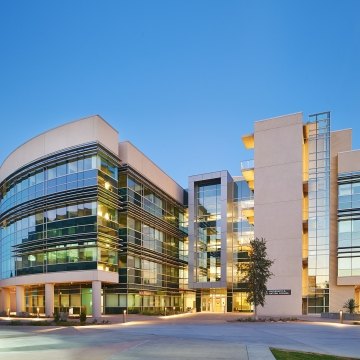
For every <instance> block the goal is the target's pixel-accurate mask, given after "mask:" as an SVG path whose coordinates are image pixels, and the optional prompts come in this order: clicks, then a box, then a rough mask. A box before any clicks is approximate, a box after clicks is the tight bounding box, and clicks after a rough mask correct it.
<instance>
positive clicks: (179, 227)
mask: <svg viewBox="0 0 360 360" xmlns="http://www.w3.org/2000/svg"><path fill="white" fill-rule="evenodd" d="M0 189H1V190H0V194H1V195H0V199H1V200H0V224H1V227H0V241H1V250H0V262H1V263H0V264H1V268H0V269H1V272H0V279H1V280H0V287H1V307H2V311H5V312H8V311H11V312H12V311H16V313H18V314H21V313H23V312H29V313H36V312H40V313H45V314H46V315H49V316H51V315H52V314H53V312H54V309H59V310H61V309H65V310H66V311H70V312H73V313H79V312H80V308H81V307H86V310H87V313H88V314H92V315H93V316H95V317H99V316H101V313H120V312H122V311H123V310H124V309H127V310H129V311H134V312H136V311H144V310H150V311H155V310H159V309H164V307H171V308H172V309H175V310H177V311H179V310H183V308H184V306H186V305H187V304H186V303H185V294H186V293H187V246H188V244H187V233H186V209H185V207H184V190H183V189H182V188H181V187H180V186H179V185H178V184H177V183H176V182H175V181H173V180H172V179H171V178H170V177H169V176H167V175H166V174H165V173H164V172H163V171H161V169H159V168H158V167H157V166H156V165H155V164H154V163H153V162H152V161H151V160H149V159H148V158H147V157H146V156H145V155H144V154H143V153H141V152H140V151H139V150H138V149H137V148H136V147H135V146H133V145H132V144H131V143H130V142H121V143H119V142H118V133H117V131H116V130H115V129H113V128H112V127H111V126H110V125H109V124H108V123H107V122H105V121H104V120H103V119H102V118H101V117H99V116H93V117H89V118H85V119H82V120H78V121H74V122H71V123H68V124H65V125H63V126H60V127H58V128H55V129H53V130H50V131H47V132H45V133H43V134H41V135H39V136H36V137H35V138H33V139H31V140H29V141H28V142H26V143H25V144H23V145H22V146H20V147H19V148H17V149H16V150H15V151H13V152H12V153H11V154H10V155H9V156H8V157H7V158H6V159H5V161H4V162H3V164H2V166H1V168H0Z"/></svg>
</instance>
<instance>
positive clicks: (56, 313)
mask: <svg viewBox="0 0 360 360" xmlns="http://www.w3.org/2000/svg"><path fill="white" fill-rule="evenodd" d="M53 315H54V321H55V322H56V323H58V322H59V321H60V313H59V309H55V310H54V313H53Z"/></svg>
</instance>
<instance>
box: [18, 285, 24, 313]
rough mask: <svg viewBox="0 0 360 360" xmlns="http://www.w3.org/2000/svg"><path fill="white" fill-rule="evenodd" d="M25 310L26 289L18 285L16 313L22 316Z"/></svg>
mask: <svg viewBox="0 0 360 360" xmlns="http://www.w3.org/2000/svg"><path fill="white" fill-rule="evenodd" d="M24 311H25V289H24V287H23V286H21V285H17V286H16V315H17V316H20V315H21V313H22V312H24Z"/></svg>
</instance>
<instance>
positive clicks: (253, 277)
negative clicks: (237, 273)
mask: <svg viewBox="0 0 360 360" xmlns="http://www.w3.org/2000/svg"><path fill="white" fill-rule="evenodd" d="M250 246H251V250H250V253H249V263H248V265H247V267H246V273H245V276H244V282H246V283H247V284H248V295H247V298H246V300H247V301H248V303H252V304H254V318H255V320H257V319H258V317H257V307H258V306H259V305H261V306H264V305H265V296H266V292H267V287H266V283H267V281H268V280H269V279H270V278H271V277H272V276H273V273H272V272H271V271H270V267H271V265H272V264H273V263H274V261H273V260H270V259H268V257H267V251H266V241H265V239H264V238H261V239H258V238H255V239H254V240H251V241H250Z"/></svg>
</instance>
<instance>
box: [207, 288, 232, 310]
mask: <svg viewBox="0 0 360 360" xmlns="http://www.w3.org/2000/svg"><path fill="white" fill-rule="evenodd" d="M201 311H209V312H218V313H221V312H226V290H225V289H210V290H203V291H202V294H201Z"/></svg>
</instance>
